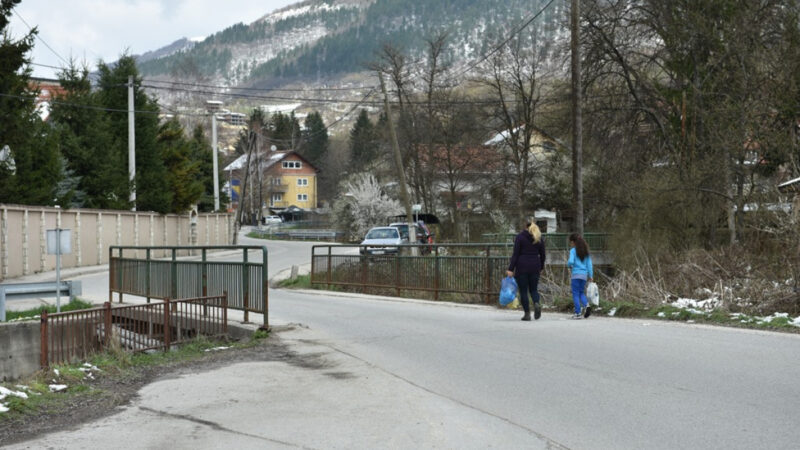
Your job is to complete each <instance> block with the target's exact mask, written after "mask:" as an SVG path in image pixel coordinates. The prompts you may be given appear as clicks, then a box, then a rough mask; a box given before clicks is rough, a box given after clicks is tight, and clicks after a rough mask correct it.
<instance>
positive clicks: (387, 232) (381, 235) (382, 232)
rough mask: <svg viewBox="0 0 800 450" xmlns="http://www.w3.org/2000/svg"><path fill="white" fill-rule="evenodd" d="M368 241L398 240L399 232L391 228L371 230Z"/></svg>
mask: <svg viewBox="0 0 800 450" xmlns="http://www.w3.org/2000/svg"><path fill="white" fill-rule="evenodd" d="M367 239H397V230H393V229H390V228H381V229H377V230H370V231H369V233H367Z"/></svg>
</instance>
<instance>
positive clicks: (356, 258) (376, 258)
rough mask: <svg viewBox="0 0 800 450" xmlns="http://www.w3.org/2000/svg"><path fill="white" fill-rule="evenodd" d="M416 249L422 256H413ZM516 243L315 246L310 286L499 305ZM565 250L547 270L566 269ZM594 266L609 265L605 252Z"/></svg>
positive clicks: (550, 260)
mask: <svg viewBox="0 0 800 450" xmlns="http://www.w3.org/2000/svg"><path fill="white" fill-rule="evenodd" d="M412 248H416V249H417V251H416V253H417V255H413V252H412V251H411V249H412ZM512 251H513V244H512V243H510V242H509V243H500V244H419V245H401V246H375V245H370V246H368V247H367V246H363V245H316V246H314V247H312V250H311V284H313V285H326V286H328V287H331V286H346V287H351V288H360V290H361V291H362V292H366V291H367V289H380V290H384V291H387V290H388V291H394V292H395V293H396V294H397V295H398V296H399V295H400V294H401V292H402V291H417V292H429V293H432V294H433V298H434V300H439V298H440V294H442V293H449V294H471V295H476V296H480V297H481V298H482V299H483V301H484V302H485V303H487V304H488V303H493V302H494V301H496V298H497V293H498V292H500V283H501V282H502V280H503V278H504V277H505V276H506V275H505V274H506V269H507V268H508V263H509V258H510V256H511V253H512ZM567 253H568V252H567V251H566V250H552V251H548V254H547V261H548V262H547V264H548V267H553V266H555V267H565V264H566V262H567ZM593 257H594V258H595V265H596V266H598V267H600V266H605V265H609V264H610V261H611V259H610V255H609V254H608V253H606V252H598V253H593Z"/></svg>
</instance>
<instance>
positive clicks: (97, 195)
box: [50, 65, 129, 209]
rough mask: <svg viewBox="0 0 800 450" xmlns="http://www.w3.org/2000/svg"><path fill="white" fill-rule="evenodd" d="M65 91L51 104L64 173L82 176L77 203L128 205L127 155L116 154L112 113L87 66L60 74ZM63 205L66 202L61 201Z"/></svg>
mask: <svg viewBox="0 0 800 450" xmlns="http://www.w3.org/2000/svg"><path fill="white" fill-rule="evenodd" d="M58 78H59V82H60V84H61V87H62V88H63V89H64V90H65V93H64V94H63V95H62V96H60V97H59V99H58V100H59V103H56V104H54V105H53V106H52V108H51V112H50V121H51V122H52V123H54V124H56V126H57V127H58V130H59V134H60V141H61V152H62V154H63V155H64V158H65V159H66V168H65V171H66V172H65V173H71V174H72V175H73V176H75V177H77V178H78V179H79V181H78V184H77V186H76V187H75V190H76V192H77V193H78V195H77V196H76V197H75V198H74V199H73V203H74V206H84V207H88V208H100V209H125V208H127V207H128V206H129V205H128V171H127V159H125V158H127V156H125V155H121V154H119V150H118V151H117V153H114V140H113V137H112V135H111V131H110V129H111V117H112V115H120V114H122V113H119V112H113V113H111V114H109V113H106V112H105V111H101V110H99V109H93V108H86V107H78V106H72V105H86V106H93V107H95V108H102V104H101V103H100V101H99V94H96V93H93V92H92V86H91V82H90V81H89V71H88V69H87V68H85V67H84V68H77V67H76V66H74V65H70V67H68V68H66V69H64V70H63V71H62V72H61V73H60V74H59V76H58ZM62 204H63V203H62Z"/></svg>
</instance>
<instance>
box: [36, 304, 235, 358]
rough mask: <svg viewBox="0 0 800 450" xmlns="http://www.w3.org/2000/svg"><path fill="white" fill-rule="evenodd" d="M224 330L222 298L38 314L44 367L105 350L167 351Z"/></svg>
mask: <svg viewBox="0 0 800 450" xmlns="http://www.w3.org/2000/svg"><path fill="white" fill-rule="evenodd" d="M227 332H228V298H227V295H226V294H223V295H221V296H214V297H201V298H193V299H184V300H170V299H165V300H164V301H163V302H156V303H146V304H141V305H130V306H117V307H112V306H111V303H110V302H106V303H104V305H103V306H102V307H100V308H93V309H85V310H79V311H70V312H63V313H56V314H47V312H43V313H42V316H41V347H42V349H41V359H40V363H41V365H42V367H48V366H49V365H50V364H62V363H68V362H77V361H79V360H83V361H85V360H86V359H87V358H88V357H89V356H91V355H92V354H94V353H97V352H100V351H102V350H104V349H107V348H109V347H110V346H111V345H112V342H116V343H119V345H120V347H121V348H122V349H124V350H127V351H131V352H143V351H148V350H162V349H163V350H165V351H167V350H169V349H170V347H171V346H172V345H176V344H180V343H184V342H186V341H188V340H191V339H193V338H195V337H197V336H222V335H225V334H227Z"/></svg>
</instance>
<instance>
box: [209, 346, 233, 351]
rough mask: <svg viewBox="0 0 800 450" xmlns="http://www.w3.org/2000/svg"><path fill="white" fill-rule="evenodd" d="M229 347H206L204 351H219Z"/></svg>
mask: <svg viewBox="0 0 800 450" xmlns="http://www.w3.org/2000/svg"><path fill="white" fill-rule="evenodd" d="M229 348H230V347H214V348H207V349H206V351H207V352H217V351H220V350H227V349H229Z"/></svg>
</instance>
